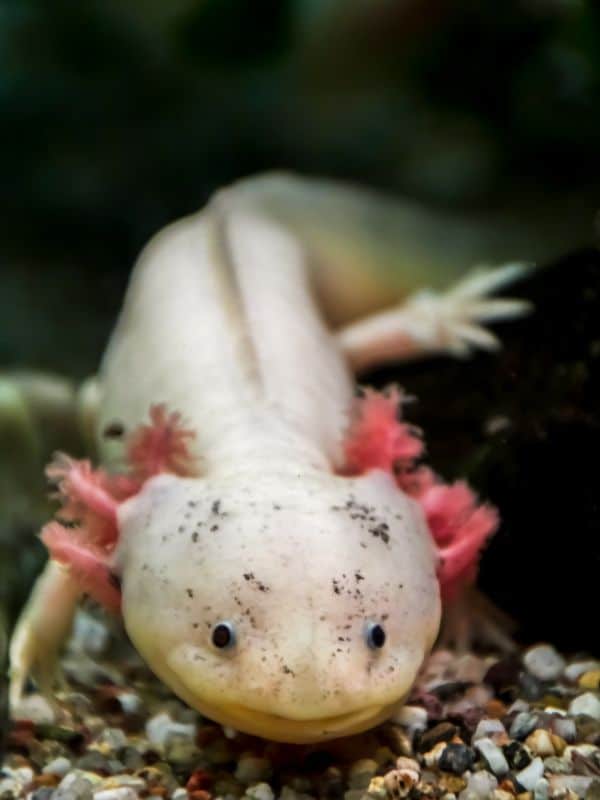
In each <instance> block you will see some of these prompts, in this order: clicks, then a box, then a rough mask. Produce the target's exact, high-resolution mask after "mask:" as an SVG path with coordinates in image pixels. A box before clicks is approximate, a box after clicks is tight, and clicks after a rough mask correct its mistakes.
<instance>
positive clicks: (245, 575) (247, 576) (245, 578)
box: [244, 572, 254, 581]
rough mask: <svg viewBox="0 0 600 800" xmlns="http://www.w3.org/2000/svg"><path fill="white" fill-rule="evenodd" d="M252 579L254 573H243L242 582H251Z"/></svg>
mask: <svg viewBox="0 0 600 800" xmlns="http://www.w3.org/2000/svg"><path fill="white" fill-rule="evenodd" d="M253 579H254V573H253V572H244V580H245V581H251V580H253Z"/></svg>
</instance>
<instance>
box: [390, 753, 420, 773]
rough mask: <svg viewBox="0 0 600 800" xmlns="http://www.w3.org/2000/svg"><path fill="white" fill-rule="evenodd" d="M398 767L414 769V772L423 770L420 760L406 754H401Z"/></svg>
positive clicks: (397, 760) (397, 763)
mask: <svg viewBox="0 0 600 800" xmlns="http://www.w3.org/2000/svg"><path fill="white" fill-rule="evenodd" d="M396 769H412V770H413V772H421V767H420V766H419V762H418V761H415V759H414V758H407V757H406V756H400V758H397V759H396Z"/></svg>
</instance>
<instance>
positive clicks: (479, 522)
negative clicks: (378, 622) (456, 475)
mask: <svg viewBox="0 0 600 800" xmlns="http://www.w3.org/2000/svg"><path fill="white" fill-rule="evenodd" d="M402 401H403V394H402V392H401V391H400V390H399V389H398V388H396V387H392V388H390V389H388V390H387V392H384V393H379V392H375V391H373V390H367V391H366V392H365V394H364V396H363V397H362V398H360V399H359V400H358V401H357V406H356V409H355V415H354V419H353V421H352V423H351V426H350V430H349V432H348V435H347V438H346V441H345V443H344V450H345V454H346V466H345V469H344V470H343V473H344V474H348V475H359V474H362V473H364V472H368V471H369V470H372V469H382V470H384V471H387V472H390V473H392V474H393V475H394V476H395V478H396V482H397V484H398V486H399V488H400V489H402V491H404V492H406V494H408V495H409V496H410V497H413V498H414V499H415V500H417V502H418V503H419V504H420V505H421V508H422V509H423V513H424V516H425V520H426V522H427V525H428V527H429V530H430V532H431V535H432V537H433V540H434V542H435V544H436V547H437V551H438V556H439V565H438V578H439V581H440V588H441V593H442V598H443V599H444V600H445V601H452V600H454V599H455V598H456V597H457V595H458V594H460V592H461V589H462V588H463V587H464V586H466V585H468V584H470V583H472V582H473V581H474V580H475V577H476V574H477V563H478V560H479V556H480V553H481V551H482V549H483V547H484V546H485V543H486V542H487V540H488V539H489V537H490V536H491V535H492V534H493V533H494V532H495V530H496V528H497V527H498V523H499V518H498V513H497V511H496V509H495V508H493V507H492V506H490V505H487V504H483V505H478V502H477V497H476V495H475V494H474V492H473V490H472V489H471V488H470V487H469V486H468V484H467V483H465V482H464V481H457V482H456V483H454V484H452V485H448V484H446V483H444V482H443V481H442V479H441V478H440V477H439V476H438V475H436V474H435V473H434V472H433V471H432V470H431V469H430V468H429V467H427V466H424V465H419V464H418V463H417V459H418V458H419V457H420V456H421V455H422V454H423V451H424V445H423V441H422V439H421V436H420V432H419V431H418V430H417V429H416V428H414V427H411V426H410V425H408V424H407V423H405V422H402V421H401V412H402Z"/></svg>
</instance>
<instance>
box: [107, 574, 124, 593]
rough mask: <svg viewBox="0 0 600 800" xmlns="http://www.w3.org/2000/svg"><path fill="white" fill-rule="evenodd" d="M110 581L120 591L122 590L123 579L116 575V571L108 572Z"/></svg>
mask: <svg viewBox="0 0 600 800" xmlns="http://www.w3.org/2000/svg"><path fill="white" fill-rule="evenodd" d="M108 582H109V583H110V585H111V586H113V587H114V588H115V589H117V590H118V591H119V592H120V591H121V579H120V578H119V576H118V575H115V573H114V572H109V573H108Z"/></svg>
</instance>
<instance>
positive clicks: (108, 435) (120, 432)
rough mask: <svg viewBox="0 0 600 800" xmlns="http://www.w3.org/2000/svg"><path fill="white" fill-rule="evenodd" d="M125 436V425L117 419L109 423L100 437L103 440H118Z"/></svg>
mask: <svg viewBox="0 0 600 800" xmlns="http://www.w3.org/2000/svg"><path fill="white" fill-rule="evenodd" d="M124 435H125V425H123V423H122V422H120V421H119V420H118V419H114V420H113V421H112V422H109V423H108V425H106V426H105V428H104V430H103V431H102V436H103V437H104V438H105V439H120V438H121V437H122V436H124Z"/></svg>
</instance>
